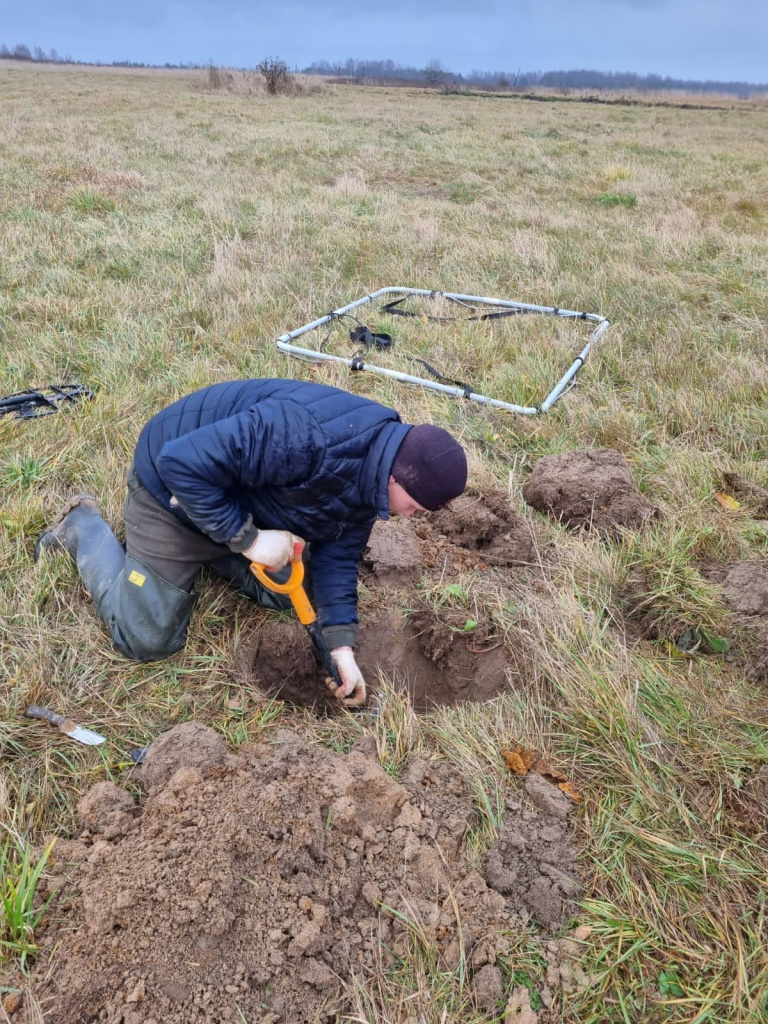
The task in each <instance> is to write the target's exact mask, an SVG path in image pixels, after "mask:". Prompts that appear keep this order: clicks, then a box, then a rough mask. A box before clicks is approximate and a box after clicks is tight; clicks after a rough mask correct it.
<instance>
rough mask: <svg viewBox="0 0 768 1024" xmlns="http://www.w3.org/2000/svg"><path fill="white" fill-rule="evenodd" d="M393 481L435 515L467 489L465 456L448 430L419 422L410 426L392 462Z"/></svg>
mask: <svg viewBox="0 0 768 1024" xmlns="http://www.w3.org/2000/svg"><path fill="white" fill-rule="evenodd" d="M392 476H393V477H394V478H395V482H396V483H398V484H400V486H401V487H403V488H404V489H405V491H406V492H407V493H408V495H409V496H410V497H411V498H413V500H414V501H417V502H418V503H419V505H421V506H422V508H426V509H429V511H430V512H434V511H435V510H436V509H438V508H442V506H443V505H446V504H447V503H448V502H449V501H452V500H453V499H454V498H458V496H459V495H460V494H462V493H463V491H464V488H465V487H466V486H467V456H466V455H465V453H464V449H463V448H462V447H461V445H460V444H459V442H458V441H456V440H455V439H454V438H453V437H451V435H450V434H449V433H448V431H447V430H443V428H442V427H433V426H432V424H431V423H422V424H420V425H419V426H418V427H411V429H410V430H409V431H408V433H407V434H406V435H405V438H404V440H403V443H402V444H401V445H400V447H399V448H398V449H397V455H395V461H394V462H393V463H392Z"/></svg>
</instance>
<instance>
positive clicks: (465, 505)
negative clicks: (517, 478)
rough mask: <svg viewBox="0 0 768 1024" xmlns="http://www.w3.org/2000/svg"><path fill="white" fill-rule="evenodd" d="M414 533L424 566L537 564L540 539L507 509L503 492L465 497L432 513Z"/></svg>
mask: <svg viewBox="0 0 768 1024" xmlns="http://www.w3.org/2000/svg"><path fill="white" fill-rule="evenodd" d="M416 532H417V534H418V536H419V537H420V538H421V540H422V542H423V548H422V550H423V557H424V561H425V564H426V565H428V566H434V565H439V564H443V563H445V562H447V563H448V564H449V566H452V567H456V568H468V567H471V568H485V567H487V566H500V567H509V566H524V565H533V564H536V563H537V562H538V560H539V558H538V550H539V539H538V537H537V534H536V531H535V530H534V528H533V527H532V526H531V524H530V523H528V522H526V520H525V519H523V518H522V516H519V515H518V514H517V513H516V512H515V511H514V509H513V508H512V507H511V505H510V504H509V498H508V497H507V495H506V494H505V493H504V491H498V490H489V491H483V492H482V494H481V493H478V492H472V491H470V492H468V493H466V494H463V495H462V496H461V497H460V498H456V500H455V501H452V502H451V506H450V508H447V509H441V510H440V511H439V512H433V513H432V514H431V515H430V516H429V517H428V518H426V519H425V520H424V521H422V522H420V523H419V524H418V525H417V527H416Z"/></svg>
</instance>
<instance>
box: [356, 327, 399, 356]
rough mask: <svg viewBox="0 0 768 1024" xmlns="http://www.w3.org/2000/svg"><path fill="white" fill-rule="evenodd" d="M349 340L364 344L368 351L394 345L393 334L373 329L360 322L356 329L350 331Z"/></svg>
mask: <svg viewBox="0 0 768 1024" xmlns="http://www.w3.org/2000/svg"><path fill="white" fill-rule="evenodd" d="M349 340H350V341H354V342H359V343H361V344H362V346H363V348H364V349H365V351H366V352H369V351H370V350H371V349H372V348H377V349H386V348H391V347H392V335H391V334H387V333H386V332H385V331H372V330H371V329H370V327H366V326H365V324H360V326H359V327H356V328H355V329H354V331H350V332H349Z"/></svg>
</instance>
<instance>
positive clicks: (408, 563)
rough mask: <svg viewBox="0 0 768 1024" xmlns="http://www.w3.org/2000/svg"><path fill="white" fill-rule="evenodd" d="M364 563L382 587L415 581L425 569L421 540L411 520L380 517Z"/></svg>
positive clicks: (369, 542)
mask: <svg viewBox="0 0 768 1024" xmlns="http://www.w3.org/2000/svg"><path fill="white" fill-rule="evenodd" d="M363 566H364V568H366V569H368V570H369V571H370V572H371V573H373V575H374V577H375V579H376V582H377V583H378V584H379V585H380V586H383V587H388V586H404V585H406V584H408V583H412V582H413V581H414V580H415V579H417V578H418V577H419V576H420V575H421V572H422V557H421V543H420V541H419V539H418V537H417V536H416V534H415V533H414V531H413V530H412V529H411V527H410V526H409V525H408V523H407V522H405V521H402V520H400V521H398V520H396V519H390V520H387V522H384V521H383V520H381V519H379V520H377V521H376V524H375V525H374V527H373V531H372V532H371V536H370V538H369V540H368V545H367V547H366V549H365V553H364V555H363Z"/></svg>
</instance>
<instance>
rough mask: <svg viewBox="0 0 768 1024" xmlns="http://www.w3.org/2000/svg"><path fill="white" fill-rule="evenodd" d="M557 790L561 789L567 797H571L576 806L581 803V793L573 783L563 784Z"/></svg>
mask: <svg viewBox="0 0 768 1024" xmlns="http://www.w3.org/2000/svg"><path fill="white" fill-rule="evenodd" d="M557 788H558V789H561V790H562V791H563V793H565V795H566V796H569V797H570V798H571V800H573V802H574V803H575V804H580V803H581V793H580V792H579V791H578V789H576V787H575V786H574V785H573V783H572V782H561V783H560V784H559V785H558V787H557Z"/></svg>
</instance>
